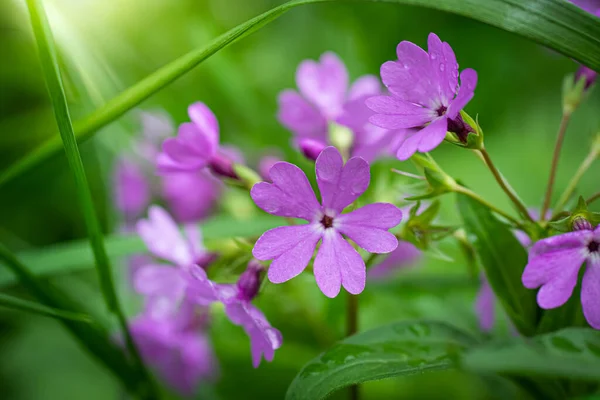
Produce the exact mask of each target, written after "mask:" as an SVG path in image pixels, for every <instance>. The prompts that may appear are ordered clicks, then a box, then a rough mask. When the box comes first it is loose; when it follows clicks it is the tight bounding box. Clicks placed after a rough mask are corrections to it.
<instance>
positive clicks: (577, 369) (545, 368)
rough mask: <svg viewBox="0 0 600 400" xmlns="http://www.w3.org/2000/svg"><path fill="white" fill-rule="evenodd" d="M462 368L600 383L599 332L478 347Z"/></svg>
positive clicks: (577, 330) (566, 333)
mask: <svg viewBox="0 0 600 400" xmlns="http://www.w3.org/2000/svg"><path fill="white" fill-rule="evenodd" d="M462 365H463V366H464V367H466V368H469V369H472V370H474V371H477V372H493V373H499V374H508V375H518V376H528V377H548V378H565V379H577V380H590V381H600V332H598V331H595V330H593V329H590V328H566V329H563V330H561V331H557V332H553V333H548V334H545V335H540V336H535V337H533V338H512V339H510V340H508V341H506V342H503V343H500V344H490V345H483V346H477V347H475V348H473V349H472V350H470V351H468V352H467V353H466V354H465V356H464V357H463V360H462Z"/></svg>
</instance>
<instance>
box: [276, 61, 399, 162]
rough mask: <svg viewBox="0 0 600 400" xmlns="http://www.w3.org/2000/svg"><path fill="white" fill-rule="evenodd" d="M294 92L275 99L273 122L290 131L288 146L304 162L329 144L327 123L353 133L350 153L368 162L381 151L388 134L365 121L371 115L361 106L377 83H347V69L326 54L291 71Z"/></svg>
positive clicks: (360, 80) (378, 86) (370, 80)
mask: <svg viewBox="0 0 600 400" xmlns="http://www.w3.org/2000/svg"><path fill="white" fill-rule="evenodd" d="M296 84H297V85H298V89H299V91H300V92H299V93H298V92H296V91H295V90H291V89H288V90H284V91H283V92H281V94H280V95H279V99H278V102H279V111H278V114H277V118H278V119H279V121H280V122H281V124H282V125H283V126H285V127H286V128H288V129H289V130H290V131H292V132H293V133H294V136H295V137H294V142H295V143H296V145H297V146H298V147H299V148H300V150H302V152H303V153H304V154H305V155H306V156H307V157H308V158H310V159H313V160H314V159H316V157H317V156H318V155H319V153H320V152H321V151H322V150H323V149H324V148H325V147H326V146H327V145H328V144H330V138H329V130H330V125H331V124H332V123H337V124H341V125H345V126H347V127H349V128H350V129H351V130H352V131H353V136H354V138H353V144H352V155H353V156H361V157H363V158H365V159H366V160H367V161H372V160H373V159H374V158H375V157H376V156H377V155H379V154H381V153H382V152H385V150H387V149H388V148H389V146H390V142H392V141H393V134H394V132H389V131H387V130H385V129H381V128H379V127H376V126H373V125H372V124H371V123H369V117H370V116H371V115H372V112H371V111H370V110H369V109H368V108H367V107H366V106H365V105H364V102H365V100H366V98H367V97H370V96H375V95H378V94H381V92H382V91H381V84H380V82H379V79H377V77H375V76H373V75H363V76H361V77H360V78H358V79H357V80H356V81H354V83H353V84H352V85H349V78H348V71H347V70H346V66H345V65H344V63H343V62H342V60H340V59H339V57H338V56H337V55H336V54H335V53H332V52H327V53H324V54H323V55H321V58H320V60H319V61H318V62H315V61H313V60H305V61H303V62H302V63H301V64H300V65H299V66H298V70H297V71H296Z"/></svg>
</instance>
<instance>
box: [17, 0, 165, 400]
mask: <svg viewBox="0 0 600 400" xmlns="http://www.w3.org/2000/svg"><path fill="white" fill-rule="evenodd" d="M27 7H28V9H29V14H30V17H31V25H32V27H33V33H34V36H35V40H36V43H37V47H38V53H39V56H40V61H41V66H42V71H43V73H44V78H45V81H46V86H47V88H48V93H49V95H50V101H51V103H52V108H53V110H54V115H55V118H56V122H57V124H58V128H59V132H60V137H61V139H62V142H63V145H64V148H65V153H66V156H67V160H68V162H69V167H70V168H71V171H72V172H73V176H74V178H75V185H76V192H77V196H78V198H79V203H80V205H81V208H82V212H83V218H84V221H85V224H86V227H87V233H88V236H89V239H90V244H91V246H92V250H93V252H94V258H95V261H96V268H97V271H98V275H99V279H100V287H101V290H102V293H103V295H104V298H105V301H106V305H107V307H108V309H109V310H110V311H111V312H112V313H113V314H114V315H115V316H116V317H117V319H118V320H119V323H120V324H121V328H122V330H123V334H124V336H125V342H126V344H127V348H128V350H129V352H130V354H131V355H132V358H133V360H134V361H135V365H136V368H137V369H138V373H139V374H140V376H142V377H143V379H144V380H145V381H146V382H147V385H148V386H149V387H150V386H151V385H152V378H151V377H150V375H149V373H148V371H147V370H146V368H145V366H144V363H143V362H142V360H141V357H140V355H139V352H138V351H137V349H136V346H135V344H134V342H133V339H132V337H131V335H130V333H129V329H128V327H127V322H126V320H125V316H124V314H123V311H122V310H121V308H120V305H119V301H118V299H117V295H116V291H115V288H114V283H113V281H112V274H111V269H110V262H109V259H108V255H107V254H106V249H105V248H104V237H103V234H102V230H101V228H100V222H99V221H98V217H97V215H96V210H95V209H94V202H93V200H92V193H91V191H90V188H89V185H88V182H87V177H86V175H85V170H84V168H83V162H82V161H81V155H80V153H79V148H78V147H77V140H76V139H75V132H74V130H73V125H72V124H71V116H70V114H69V107H68V105H67V98H66V95H65V90H64V87H63V83H62V79H61V75H60V70H59V67H58V61H57V55H56V49H55V47H54V40H53V38H52V32H51V30H50V26H49V24H48V20H47V17H46V14H45V11H44V8H43V6H42V4H41V2H40V0H27ZM153 396H154V395H153V390H152V389H149V390H148V392H147V397H148V398H153Z"/></svg>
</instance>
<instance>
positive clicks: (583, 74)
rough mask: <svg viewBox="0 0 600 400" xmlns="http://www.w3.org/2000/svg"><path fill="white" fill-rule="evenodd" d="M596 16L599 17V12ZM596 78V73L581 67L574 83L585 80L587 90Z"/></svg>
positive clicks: (583, 66)
mask: <svg viewBox="0 0 600 400" xmlns="http://www.w3.org/2000/svg"><path fill="white" fill-rule="evenodd" d="M598 16H600V11H599V15H598ZM597 77H598V73H597V72H596V71H594V70H593V69H590V68H588V67H586V66H585V65H582V66H580V67H579V69H578V70H577V72H576V73H575V82H578V81H579V80H580V79H582V78H583V79H585V84H584V89H586V90H587V89H589V88H590V87H591V86H592V85H593V84H594V83H595V82H596V78H597Z"/></svg>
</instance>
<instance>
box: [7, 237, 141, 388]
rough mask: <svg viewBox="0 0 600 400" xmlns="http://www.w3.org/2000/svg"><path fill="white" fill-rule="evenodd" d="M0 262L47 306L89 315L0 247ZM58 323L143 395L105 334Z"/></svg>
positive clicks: (96, 327)
mask: <svg viewBox="0 0 600 400" xmlns="http://www.w3.org/2000/svg"><path fill="white" fill-rule="evenodd" d="M0 261H2V263H3V264H4V267H6V268H8V269H10V271H11V272H12V273H13V274H15V275H16V276H17V277H18V278H19V281H20V282H21V284H22V285H23V287H24V288H25V289H27V291H28V292H29V293H30V294H31V295H33V296H34V297H35V298H37V299H38V301H40V302H41V303H43V304H44V305H46V306H47V307H51V308H54V309H60V310H66V311H68V312H72V313H76V314H89V313H87V312H86V311H85V310H83V309H82V308H81V306H80V305H78V304H77V303H76V302H74V301H73V300H72V299H70V298H69V297H68V295H67V294H66V293H64V292H62V291H60V290H58V289H57V288H56V287H54V286H51V285H50V284H49V283H48V282H46V281H42V280H39V279H37V278H36V277H35V276H34V275H33V274H32V273H31V271H30V270H29V269H28V268H27V267H26V266H25V265H23V264H22V263H21V262H20V261H19V260H18V259H17V257H15V256H14V255H13V254H12V253H11V252H10V251H9V250H8V249H7V248H6V247H4V245H2V244H0ZM60 322H61V323H62V324H63V325H64V326H65V328H67V329H68V330H69V332H71V334H72V335H73V336H74V337H75V338H76V339H77V340H78V341H79V343H80V344H81V345H82V347H83V348H84V349H86V350H87V351H88V352H89V353H90V354H92V355H93V356H94V357H95V358H96V359H98V360H99V361H101V362H102V363H103V364H104V365H105V366H106V367H107V368H108V369H109V370H110V371H112V372H113V373H114V375H115V376H116V377H117V379H120V380H121V381H122V382H123V385H124V386H125V387H127V388H128V390H129V391H130V392H132V393H136V392H137V393H144V392H145V391H146V385H145V384H144V381H142V380H141V379H140V376H139V373H137V372H136V370H135V369H133V368H132V367H131V363H130V361H129V360H128V358H127V357H126V354H125V352H124V351H123V350H122V349H120V348H119V347H117V346H116V345H115V343H114V341H113V340H112V338H111V337H110V335H109V333H108V332H107V331H106V330H105V329H104V328H102V327H100V326H99V325H97V324H82V323H81V322H74V321H71V320H67V319H61V320H60Z"/></svg>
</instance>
